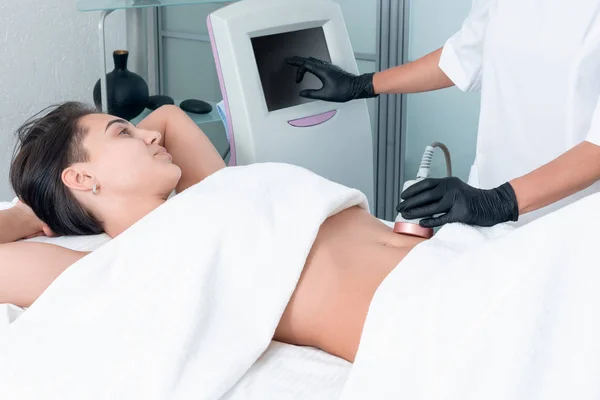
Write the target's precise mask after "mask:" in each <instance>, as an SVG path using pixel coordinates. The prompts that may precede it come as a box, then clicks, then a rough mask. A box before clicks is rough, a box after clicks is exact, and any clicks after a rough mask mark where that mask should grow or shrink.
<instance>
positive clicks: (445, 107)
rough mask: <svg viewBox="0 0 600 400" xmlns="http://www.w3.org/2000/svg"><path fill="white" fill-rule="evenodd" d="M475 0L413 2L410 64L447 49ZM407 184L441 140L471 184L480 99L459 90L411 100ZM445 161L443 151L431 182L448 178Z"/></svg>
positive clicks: (456, 169)
mask: <svg viewBox="0 0 600 400" xmlns="http://www.w3.org/2000/svg"><path fill="white" fill-rule="evenodd" d="M471 2H472V0H452V1H442V0H412V1H410V22H409V46H408V47H409V49H408V58H409V61H413V60H416V59H417V58H419V57H421V56H423V55H425V54H427V53H429V52H431V51H433V50H435V49H437V48H439V47H441V46H443V45H444V42H445V41H446V39H448V38H449V37H450V36H452V34H454V32H456V31H457V30H458V29H459V28H460V26H461V25H462V23H463V21H464V19H465V18H466V16H467V14H468V13H469V9H470V8H471ZM406 112H407V116H406V143H405V156H406V158H405V166H406V169H405V171H404V172H405V179H414V178H415V176H416V174H417V170H418V168H419V163H420V161H421V156H422V155H423V151H424V150H425V146H427V145H428V144H431V142H434V141H441V142H443V143H445V144H446V145H447V146H448V147H449V148H450V152H451V155H452V164H453V169H454V171H453V172H454V175H455V176H458V177H459V178H461V179H464V180H466V179H467V177H468V174H469V169H470V166H471V164H472V163H473V159H474V157H475V143H476V134H477V124H478V121H479V94H478V93H463V92H461V91H459V90H458V89H456V88H450V89H444V90H439V91H436V92H429V93H421V94H411V95H408V96H407V110H406ZM445 173H446V167H445V164H444V156H443V154H442V153H441V151H439V150H437V151H436V154H435V157H434V162H433V167H432V170H431V171H430V176H431V177H441V176H445Z"/></svg>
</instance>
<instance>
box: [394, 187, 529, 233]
mask: <svg viewBox="0 0 600 400" xmlns="http://www.w3.org/2000/svg"><path fill="white" fill-rule="evenodd" d="M401 197H402V199H404V201H403V202H402V203H400V204H399V205H398V207H396V210H397V211H398V212H400V213H402V217H403V218H405V219H415V218H423V217H430V218H425V219H422V220H421V221H420V223H419V224H420V225H421V226H423V227H425V228H434V227H436V226H441V225H444V224H447V223H451V222H462V223H465V224H468V225H478V226H493V225H496V224H499V223H502V222H507V221H517V220H518V219H519V206H518V204H517V197H516V195H515V191H514V190H513V188H512V186H511V185H510V183H505V184H504V185H502V186H499V187H497V188H495V189H490V190H484V189H476V188H474V187H472V186H469V185H467V184H466V183H464V182H463V181H461V180H460V179H458V178H454V177H452V178H442V179H432V178H429V179H424V180H422V181H420V182H417V183H415V184H414V185H412V186H410V187H409V188H408V189H406V190H405V191H404V192H402V194H401ZM442 213H443V215H441V216H439V217H432V216H433V215H436V214H442Z"/></svg>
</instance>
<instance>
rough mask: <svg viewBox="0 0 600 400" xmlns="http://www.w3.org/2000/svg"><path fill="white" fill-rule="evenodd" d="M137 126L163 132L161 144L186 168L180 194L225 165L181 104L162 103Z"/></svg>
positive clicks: (182, 167) (181, 166)
mask: <svg viewBox="0 0 600 400" xmlns="http://www.w3.org/2000/svg"><path fill="white" fill-rule="evenodd" d="M137 127H138V128H140V129H148V130H154V131H158V132H160V133H161V134H162V143H160V145H161V146H164V147H165V148H166V149H167V151H168V152H169V153H170V154H171V156H172V157H173V163H174V164H176V165H178V166H179V167H180V168H181V171H182V175H181V180H180V181H179V184H178V185H177V188H176V191H177V192H178V193H179V192H181V191H183V190H185V189H187V188H188V187H190V186H192V185H194V184H196V183H198V182H200V181H201V180H203V179H204V178H206V177H207V176H209V175H211V174H213V173H215V172H216V171H218V170H220V169H221V168H225V162H224V161H223V159H222V158H221V155H220V154H219V152H218V151H217V149H215V147H214V146H213V144H212V143H211V141H210V140H209V139H208V137H206V135H205V134H204V132H202V129H200V128H199V127H198V125H196V123H195V122H194V121H192V119H191V118H190V117H188V115H187V114H186V113H185V112H184V111H183V110H181V109H180V108H179V107H176V106H170V105H167V106H162V107H160V108H159V109H157V110H156V111H154V112H153V113H152V114H150V115H149V116H148V117H146V118H144V120H142V121H141V122H140V123H139V124H138V125H137Z"/></svg>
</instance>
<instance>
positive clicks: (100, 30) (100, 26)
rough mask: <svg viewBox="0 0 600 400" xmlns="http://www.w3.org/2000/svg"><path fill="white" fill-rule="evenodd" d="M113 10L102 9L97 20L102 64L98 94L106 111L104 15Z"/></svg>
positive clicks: (106, 15)
mask: <svg viewBox="0 0 600 400" xmlns="http://www.w3.org/2000/svg"><path fill="white" fill-rule="evenodd" d="M113 11H115V10H104V11H102V13H101V14H100V22H98V36H99V39H100V56H101V57H102V60H100V65H101V66H102V75H100V95H101V97H102V111H104V112H107V111H108V96H107V94H106V35H105V34H104V25H105V23H106V17H108V16H109V15H110V14H111V13H112V12H113Z"/></svg>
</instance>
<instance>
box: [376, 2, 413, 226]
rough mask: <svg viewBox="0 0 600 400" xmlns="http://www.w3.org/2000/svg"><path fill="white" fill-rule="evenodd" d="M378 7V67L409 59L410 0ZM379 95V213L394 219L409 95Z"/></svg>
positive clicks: (401, 62) (400, 176)
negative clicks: (407, 97) (407, 96)
mask: <svg viewBox="0 0 600 400" xmlns="http://www.w3.org/2000/svg"><path fill="white" fill-rule="evenodd" d="M377 11H378V12H377V29H378V35H377V70H378V71H382V70H386V69H389V68H392V67H395V66H398V65H401V64H403V63H404V62H405V61H406V58H407V51H406V50H407V44H408V41H407V36H408V35H406V33H407V27H408V1H406V0H380V1H379V3H378V10H377ZM378 99H379V101H378V107H377V121H376V124H377V128H376V132H375V135H376V140H375V148H374V152H375V155H374V160H375V203H376V204H375V215H376V216H377V217H378V218H382V219H385V220H388V221H393V220H394V219H395V217H396V209H395V208H396V205H397V203H398V200H399V197H400V189H401V187H402V186H401V185H402V179H403V176H404V162H403V160H404V156H403V150H404V141H405V139H404V136H405V133H404V131H405V120H406V118H405V112H406V96H405V95H380V96H379V98H378Z"/></svg>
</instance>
